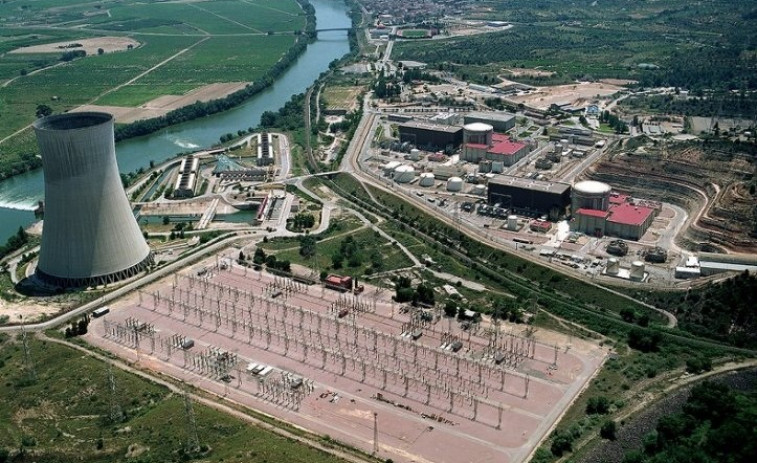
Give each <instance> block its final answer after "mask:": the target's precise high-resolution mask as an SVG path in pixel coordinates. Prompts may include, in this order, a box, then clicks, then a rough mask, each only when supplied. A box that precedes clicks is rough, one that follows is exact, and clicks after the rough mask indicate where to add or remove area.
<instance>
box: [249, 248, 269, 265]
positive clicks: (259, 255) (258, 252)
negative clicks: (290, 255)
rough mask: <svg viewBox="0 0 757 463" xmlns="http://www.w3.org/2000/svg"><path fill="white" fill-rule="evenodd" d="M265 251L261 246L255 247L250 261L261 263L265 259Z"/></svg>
mask: <svg viewBox="0 0 757 463" xmlns="http://www.w3.org/2000/svg"><path fill="white" fill-rule="evenodd" d="M266 257H267V256H266V255H265V251H263V250H262V249H261V248H257V249H255V254H253V255H252V263H253V264H256V265H263V263H264V262H265V260H266Z"/></svg>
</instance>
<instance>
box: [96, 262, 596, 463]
mask: <svg viewBox="0 0 757 463" xmlns="http://www.w3.org/2000/svg"><path fill="white" fill-rule="evenodd" d="M550 339H553V338H550ZM88 340H89V342H92V343H93V344H95V345H97V346H99V347H101V348H105V349H107V350H110V351H113V352H115V353H117V354H119V355H121V356H123V357H126V358H130V359H133V360H134V361H136V362H138V363H139V364H144V365H147V366H148V367H149V368H151V369H156V370H159V371H161V372H164V373H166V374H168V375H171V376H174V377H176V378H178V379H180V380H182V381H185V382H186V383H188V384H192V385H195V386H198V387H202V388H204V389H207V390H209V391H211V392H214V393H217V394H219V395H222V396H224V397H228V398H229V399H231V400H234V401H236V402H240V403H243V404H245V405H247V406H250V407H252V408H255V409H257V410H260V411H262V412H264V413H268V414H271V415H274V416H277V417H279V418H280V419H283V420H285V421H287V422H290V423H293V424H296V425H299V426H302V427H304V428H307V429H310V430H312V431H314V432H317V433H319V434H327V435H329V436H330V437H331V438H333V439H336V440H338V441H342V442H345V443H348V444H350V445H354V446H356V447H357V448H359V449H362V450H363V451H365V452H367V453H375V454H377V455H379V456H381V457H382V458H392V459H393V460H395V461H412V460H415V461H434V462H445V461H448V462H459V461H464V460H467V459H468V458H469V456H470V455H471V452H476V455H479V456H480V457H481V458H482V459H483V460H482V461H507V462H509V461H523V460H525V459H526V458H527V456H528V452H529V451H530V449H531V448H532V446H533V443H534V442H536V441H538V440H539V439H540V438H541V436H543V435H544V434H545V433H548V432H549V430H550V428H551V426H552V425H553V423H554V422H556V420H557V419H558V417H559V416H560V414H561V413H562V411H563V410H564V409H565V408H567V406H568V405H569V404H570V402H571V401H572V400H573V399H574V398H575V397H576V396H577V394H578V393H579V392H580V390H581V389H582V387H583V386H584V385H585V384H588V380H589V379H590V378H591V376H592V375H593V374H594V373H595V371H596V370H597V369H598V368H599V366H600V365H601V363H602V361H603V359H604V357H605V353H606V351H605V350H603V349H601V348H600V347H598V346H596V345H593V344H591V345H590V344H589V343H583V342H582V341H578V342H577V341H576V340H571V339H569V338H566V337H565V336H562V341H561V342H545V341H541V340H540V339H539V337H538V336H534V335H533V334H531V333H525V332H519V331H514V329H513V327H512V325H511V326H510V327H505V326H504V325H503V326H500V325H492V326H486V327H484V326H480V325H478V324H473V325H469V324H466V325H463V324H461V323H459V322H458V321H457V320H454V319H451V318H446V317H443V316H442V313H441V309H440V308H437V309H433V308H432V309H425V310H421V309H417V308H413V307H409V306H403V305H400V304H396V303H394V302H393V301H392V300H391V293H389V292H387V291H386V290H384V289H382V288H376V287H366V290H365V291H364V292H363V293H361V294H360V295H353V294H352V293H344V292H338V291H334V290H333V289H328V288H325V287H324V286H320V285H306V284H304V283H301V282H297V281H294V280H292V279H289V278H284V277H278V276H274V275H271V274H268V273H265V272H258V271H255V270H253V269H251V268H248V267H242V266H238V265H236V264H232V263H230V262H229V261H228V260H227V259H225V258H224V259H220V260H219V259H218V258H216V259H215V260H213V259H210V260H207V261H205V262H203V263H202V264H200V265H198V266H195V267H193V268H190V269H186V270H185V271H182V272H179V273H177V274H174V275H173V276H170V277H166V278H165V279H163V280H162V281H160V282H158V283H155V284H153V285H151V286H148V287H146V288H144V289H143V290H140V291H139V292H136V293H134V294H133V295H131V296H128V298H127V299H124V300H122V301H120V302H119V303H117V304H115V305H113V306H111V310H110V312H109V313H108V314H107V315H105V316H102V317H100V318H96V319H94V320H93V323H92V325H91V328H90V334H89V335H88ZM578 344H581V345H582V347H581V348H577V347H576V346H577V345H578ZM439 434H443V436H439Z"/></svg>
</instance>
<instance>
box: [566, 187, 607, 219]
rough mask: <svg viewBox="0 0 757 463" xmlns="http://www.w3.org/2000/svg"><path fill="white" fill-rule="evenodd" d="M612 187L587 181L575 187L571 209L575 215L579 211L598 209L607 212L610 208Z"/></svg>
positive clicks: (572, 193)
mask: <svg viewBox="0 0 757 463" xmlns="http://www.w3.org/2000/svg"><path fill="white" fill-rule="evenodd" d="M611 191H612V188H610V185H608V184H606V183H602V182H595V181H593V180H587V181H583V182H578V183H576V184H575V185H573V191H572V192H571V207H572V211H573V213H574V214H575V213H576V211H577V210H579V209H596V210H600V211H606V210H607V208H608V207H609V206H610V192H611Z"/></svg>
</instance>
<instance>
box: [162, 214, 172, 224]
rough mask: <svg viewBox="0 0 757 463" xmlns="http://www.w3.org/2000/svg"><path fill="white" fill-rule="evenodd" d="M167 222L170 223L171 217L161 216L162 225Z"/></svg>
mask: <svg viewBox="0 0 757 463" xmlns="http://www.w3.org/2000/svg"><path fill="white" fill-rule="evenodd" d="M169 223H171V218H170V217H168V216H167V215H164V216H163V225H168V224H169Z"/></svg>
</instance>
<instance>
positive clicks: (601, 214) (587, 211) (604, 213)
mask: <svg viewBox="0 0 757 463" xmlns="http://www.w3.org/2000/svg"><path fill="white" fill-rule="evenodd" d="M576 214H578V215H586V216H589V217H599V218H600V219H605V218H607V214H609V212H607V211H600V210H599V209H584V208H581V209H579V210H577V211H576Z"/></svg>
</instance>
